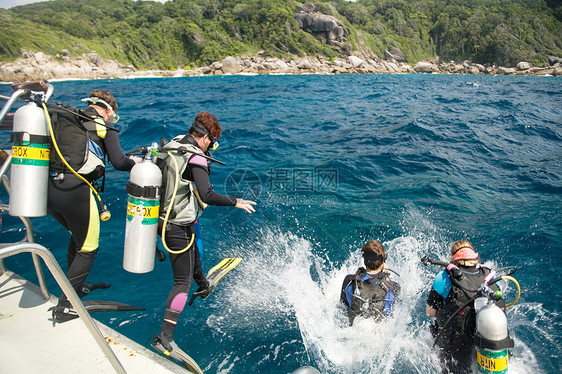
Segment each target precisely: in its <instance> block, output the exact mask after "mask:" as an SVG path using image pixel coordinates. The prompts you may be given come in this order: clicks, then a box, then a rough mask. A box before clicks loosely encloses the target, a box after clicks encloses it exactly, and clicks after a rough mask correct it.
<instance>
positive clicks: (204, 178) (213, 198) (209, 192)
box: [182, 163, 236, 206]
mask: <svg viewBox="0 0 562 374" xmlns="http://www.w3.org/2000/svg"><path fill="white" fill-rule="evenodd" d="M188 169H189V170H188ZM189 171H191V173H190V174H191V178H193V181H194V182H195V185H196V186H197V190H198V191H199V197H201V200H203V202H204V203H205V204H209V205H216V206H235V205H236V199H235V198H234V197H231V196H226V195H221V194H220V193H218V192H215V190H213V186H212V185H211V183H210V182H209V170H208V169H207V168H206V167H205V166H202V165H197V164H191V163H190V164H188V167H187V168H186V170H185V171H184V173H183V175H182V177H183V178H184V179H191V178H189ZM186 173H187V175H186Z"/></svg>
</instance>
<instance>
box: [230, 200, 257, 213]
mask: <svg viewBox="0 0 562 374" xmlns="http://www.w3.org/2000/svg"><path fill="white" fill-rule="evenodd" d="M256 204H257V203H256V202H255V201H252V200H244V199H240V198H238V199H236V205H235V206H236V208H239V209H244V210H245V211H246V212H248V213H254V212H255V211H256V209H255V208H254V207H253V206H252V205H256Z"/></svg>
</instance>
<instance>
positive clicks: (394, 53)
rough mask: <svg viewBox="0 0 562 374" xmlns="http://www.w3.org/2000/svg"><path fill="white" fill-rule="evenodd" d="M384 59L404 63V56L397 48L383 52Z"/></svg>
mask: <svg viewBox="0 0 562 374" xmlns="http://www.w3.org/2000/svg"><path fill="white" fill-rule="evenodd" d="M384 59H385V60H387V61H391V62H393V61H396V62H406V56H405V55H404V53H402V51H401V50H400V49H399V48H392V49H391V50H390V51H384Z"/></svg>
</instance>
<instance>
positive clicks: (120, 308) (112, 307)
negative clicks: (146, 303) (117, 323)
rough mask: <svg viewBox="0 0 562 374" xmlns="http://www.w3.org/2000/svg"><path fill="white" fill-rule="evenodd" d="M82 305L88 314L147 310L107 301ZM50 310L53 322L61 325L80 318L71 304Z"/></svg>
mask: <svg viewBox="0 0 562 374" xmlns="http://www.w3.org/2000/svg"><path fill="white" fill-rule="evenodd" d="M82 304H84V307H85V308H86V310H87V311H88V313H96V312H130V311H136V310H146V309H145V308H141V307H136V306H132V305H129V304H123V303H118V302H115V301H106V300H84V301H82ZM48 310H49V311H50V312H52V316H53V320H54V321H56V322H59V323H60V322H66V321H70V320H73V319H76V318H78V317H79V316H78V313H77V312H76V309H74V308H73V307H72V306H71V305H70V303H68V304H67V305H56V306H53V307H50V308H49V309H48Z"/></svg>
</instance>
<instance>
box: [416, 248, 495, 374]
mask: <svg viewBox="0 0 562 374" xmlns="http://www.w3.org/2000/svg"><path fill="white" fill-rule="evenodd" d="M450 262H451V263H450V264H449V266H448V267H447V269H446V270H443V271H442V272H440V273H439V274H437V276H436V277H435V280H434V281H433V287H432V289H431V291H430V292H429V297H428V298H427V305H426V314H427V316H428V317H435V325H431V326H430V328H431V332H432V335H433V338H434V340H435V344H436V345H437V346H438V347H439V348H440V355H441V357H442V362H443V373H455V374H458V373H471V372H472V371H473V366H474V365H475V363H476V359H475V358H476V353H475V348H474V332H475V329H476V312H475V309H474V301H472V302H471V303H469V304H468V306H466V307H465V308H464V309H460V308H462V306H463V305H465V304H466V303H467V302H468V300H470V299H471V298H473V297H474V296H475V295H476V293H477V291H478V288H479V287H480V285H481V284H482V283H484V279H485V278H486V276H488V274H490V272H491V269H489V268H488V267H485V266H482V265H479V262H480V256H479V255H478V253H476V252H475V251H474V247H473V246H472V244H471V243H470V242H469V241H468V240H459V241H457V242H455V243H453V245H452V246H451V258H450ZM491 288H492V289H493V290H499V287H498V286H497V285H496V284H493V285H492V286H491ZM496 305H497V306H499V307H500V308H502V309H504V308H505V302H504V300H503V299H500V300H498V301H497V302H496Z"/></svg>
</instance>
